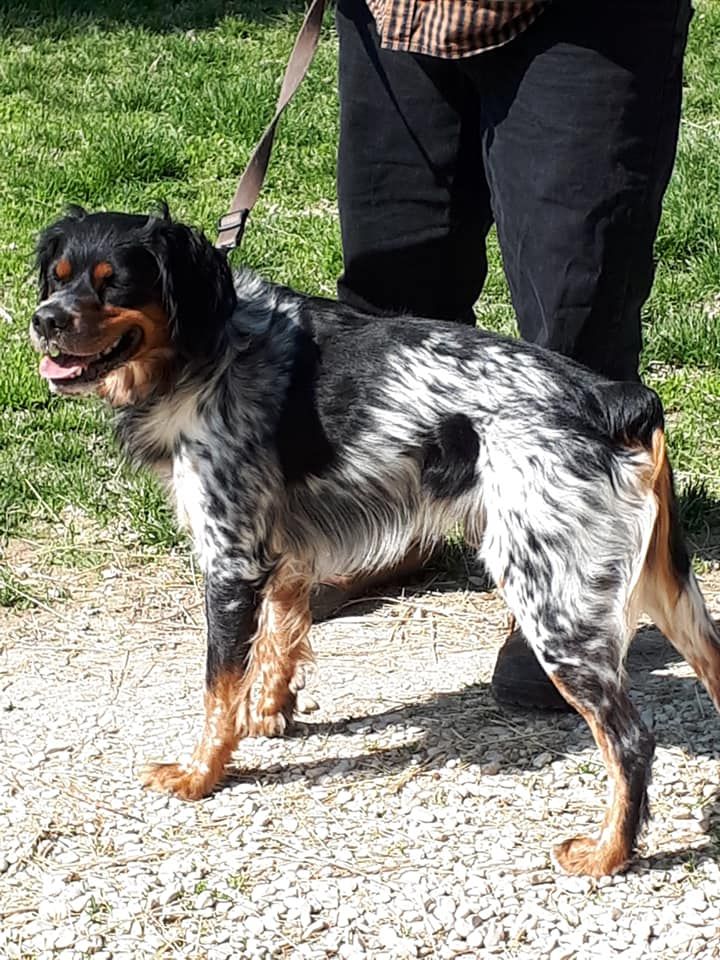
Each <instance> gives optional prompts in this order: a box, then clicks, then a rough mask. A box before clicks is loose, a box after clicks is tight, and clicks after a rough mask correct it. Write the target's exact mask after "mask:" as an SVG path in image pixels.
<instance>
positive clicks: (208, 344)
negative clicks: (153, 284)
mask: <svg viewBox="0 0 720 960" xmlns="http://www.w3.org/2000/svg"><path fill="white" fill-rule="evenodd" d="M164 212H165V213H166V211H164ZM149 228H150V231H151V236H152V249H153V252H154V254H155V259H156V262H157V266H158V273H159V276H160V286H161V294H162V302H163V306H164V308H165V311H166V313H167V315H168V318H169V321H170V331H171V336H172V339H173V341H174V343H175V344H176V346H177V348H178V350H179V352H180V353H181V355H183V356H184V357H186V358H187V359H201V358H204V357H209V356H212V354H213V352H214V350H215V347H216V345H217V341H218V338H219V337H220V335H221V333H222V331H223V329H224V327H225V323H226V321H227V319H228V317H229V316H230V314H231V313H232V311H233V310H234V308H235V304H236V296H235V288H234V286H233V279H232V273H231V271H230V267H229V265H228V262H227V258H226V257H225V255H224V254H223V253H221V252H220V251H219V250H217V249H216V248H215V247H213V245H212V244H211V243H210V242H209V241H208V240H207V238H206V237H205V236H204V235H203V234H202V233H200V232H199V231H198V230H195V229H193V228H192V227H187V226H185V224H182V223H175V222H173V221H172V220H170V217H169V214H167V215H166V216H164V217H162V218H158V217H154V218H152V219H151V222H150V224H149Z"/></svg>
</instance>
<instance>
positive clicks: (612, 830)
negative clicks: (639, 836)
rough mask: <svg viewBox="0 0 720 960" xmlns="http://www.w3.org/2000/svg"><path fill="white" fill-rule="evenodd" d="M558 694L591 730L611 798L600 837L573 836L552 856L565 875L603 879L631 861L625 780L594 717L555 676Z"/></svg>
mask: <svg viewBox="0 0 720 960" xmlns="http://www.w3.org/2000/svg"><path fill="white" fill-rule="evenodd" d="M550 679H551V680H552V681H553V683H554V684H555V686H556V687H557V689H558V691H559V692H560V693H561V694H562V696H563V697H564V698H565V699H566V700H567V702H568V703H569V704H570V706H572V707H574V708H575V710H577V712H578V713H579V714H580V716H581V717H582V718H583V720H585V722H586V723H587V725H588V726H589V727H590V731H591V732H592V735H593V737H594V738H595V743H596V744H597V745H598V749H599V750H600V753H601V754H602V758H603V762H604V764H605V767H606V769H607V771H608V775H609V777H610V781H611V796H610V803H609V806H608V809H607V811H606V813H605V819H604V821H603V825H602V829H601V830H600V835H599V837H598V838H597V839H596V840H594V839H592V838H591V837H573V838H571V839H570V840H565V841H563V842H562V843H560V844H558V846H556V847H555V850H554V853H555V857H556V859H557V861H558V863H559V864H560V866H561V867H562V868H563V870H566V871H567V873H571V874H580V875H583V876H589V877H605V876H609V875H611V874H613V873H617V872H618V871H619V870H622V869H623V867H625V866H626V865H627V863H628V861H629V860H630V857H631V854H632V844H633V840H634V830H633V829H632V826H631V824H630V818H631V816H632V813H631V802H630V787H629V784H628V781H627V777H626V776H625V773H624V771H623V769H622V767H621V766H620V763H619V762H618V760H617V757H616V756H615V754H614V752H613V750H612V748H611V747H610V744H609V742H608V739H607V737H606V735H605V731H604V730H603V728H602V727H601V726H600V725H599V724H598V722H597V719H596V717H595V716H594V715H593V714H592V713H590V712H589V711H588V710H587V709H585V708H584V707H583V706H582V705H581V704H579V703H578V702H577V700H575V699H574V697H572V696H571V695H570V693H569V692H568V691H567V690H566V689H565V687H564V685H563V684H562V683H561V682H560V681H559V680H558V679H557V678H556V677H554V676H551V677H550Z"/></svg>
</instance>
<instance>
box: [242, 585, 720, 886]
mask: <svg viewBox="0 0 720 960" xmlns="http://www.w3.org/2000/svg"><path fill="white" fill-rule="evenodd" d="M444 588H446V589H455V590H456V589H457V588H458V584H457V583H449V582H439V583H437V584H434V585H433V587H432V589H433V590H435V591H438V590H440V591H442V590H443V589H444ZM390 593H392V591H388V594H390ZM379 602H380V601H377V600H376V601H372V600H371V601H364V604H363V608H364V611H365V612H367V610H368V609H369V608H372V606H373V605H375V606H377V605H378V603H379ZM351 609H352V612H354V613H357V612H358V609H359V607H358V606H355V605H352V607H351ZM718 626H720V624H718ZM679 660H681V658H680V657H679V655H678V654H677V653H676V651H675V650H674V649H673V648H672V647H671V646H670V644H669V643H668V642H667V641H666V640H665V638H664V637H663V636H662V634H660V633H659V632H658V631H657V630H656V629H655V628H653V627H644V628H642V629H640V630H639V631H638V633H637V635H636V638H635V640H634V642H633V645H632V647H631V650H630V653H629V656H628V660H627V671H628V678H629V684H630V688H631V691H632V693H633V697H634V699H635V700H636V702H638V705H639V708H640V709H641V710H642V712H643V719H644V720H645V722H646V723H647V724H648V725H649V726H651V727H652V728H653V730H654V733H655V736H656V738H657V743H658V745H659V746H663V747H674V748H679V749H681V750H683V751H686V752H687V753H689V754H691V755H693V754H695V755H704V756H710V757H712V758H715V757H717V756H718V747H716V745H720V717H718V715H717V714H716V712H715V710H714V708H713V707H712V705H711V703H710V700H709V699H708V697H707V695H706V694H705V692H704V690H703V689H702V687H701V686H700V683H699V681H698V680H697V679H696V678H695V677H694V676H692V677H678V676H676V675H674V674H673V673H672V671H671V670H670V669H668V668H670V667H672V664H673V663H675V662H677V661H679ZM388 726H393V727H400V728H410V727H412V728H413V729H414V730H418V731H420V732H419V734H418V736H417V739H416V740H415V742H414V743H406V744H402V745H399V746H394V747H378V748H374V747H372V748H371V749H368V746H367V742H366V739H365V738H366V737H367V736H368V735H369V736H372V734H373V733H374V732H377V733H381V732H382V731H383V730H384V729H385V728H386V727H388ZM292 735H293V736H296V737H320V738H323V739H325V738H327V737H337V736H340V737H346V738H350V739H351V740H352V739H353V738H356V739H357V741H358V752H357V753H356V754H355V755H354V756H353V757H352V760H351V767H350V768H349V769H347V770H345V771H341V770H340V769H339V767H338V762H339V758H338V757H331V758H329V759H326V760H322V761H318V762H315V763H313V762H309V763H308V762H305V763H302V764H289V765H287V764H282V765H278V766H277V767H272V768H270V769H266V770H264V771H257V770H255V771H254V772H253V777H252V779H253V780H254V781H259V782H261V783H266V784H270V783H274V782H292V781H303V780H306V779H307V780H310V781H315V780H317V778H318V777H321V776H327V777H338V778H342V779H347V780H348V781H353V780H358V779H365V778H369V779H371V778H375V777H378V776H383V777H384V776H387V775H388V774H391V773H402V772H403V771H405V770H407V769H410V768H412V767H417V768H419V769H422V770H423V771H425V772H426V771H432V770H433V769H440V768H442V767H443V766H444V765H445V764H446V763H447V761H448V760H452V759H456V760H459V761H460V762H461V763H462V764H463V765H466V764H475V765H477V767H479V768H480V773H479V775H482V767H483V766H484V765H485V764H487V763H488V762H491V763H492V764H493V765H494V766H495V768H496V769H497V770H498V772H500V773H506V774H507V773H512V772H514V771H518V770H522V771H527V770H538V769H541V767H542V765H544V764H545V763H549V762H551V760H550V759H549V757H550V756H552V755H553V754H555V755H557V756H567V755H568V754H569V755H573V754H580V753H581V752H583V751H586V750H588V749H592V748H593V746H594V742H593V738H592V735H591V733H590V731H589V729H588V727H587V726H586V724H585V722H584V721H583V720H582V719H581V718H580V717H579V716H578V715H577V714H575V713H567V714H562V713H549V712H543V711H536V710H520V709H518V710H514V709H506V708H503V707H500V706H499V705H498V704H497V703H496V701H495V700H494V699H493V696H492V693H491V691H490V686H489V684H486V683H472V684H469V685H468V686H467V687H465V688H464V689H462V690H460V691H453V692H440V693H437V694H435V695H433V696H431V697H430V698H428V699H426V700H423V701H420V702H416V703H410V704H406V705H403V706H400V707H394V708H392V709H390V710H387V711H381V712H377V713H372V712H363V713H361V714H358V715H352V716H348V717H347V718H345V719H343V720H339V721H334V722H330V723H324V722H319V723H312V722H303V721H300V722H298V723H297V724H296V725H295V727H294V730H293V734H292ZM559 741H561V747H560V748H559V749H555V748H554V746H553V745H554V744H555V743H557V742H559ZM541 755H544V757H545V759H544V761H543V763H542V764H541V766H540V767H538V763H537V761H538V757H539V756H541ZM343 756H344V757H346V756H347V753H346V751H343ZM554 758H555V757H554V756H552V759H554ZM585 763H587V761H585ZM591 763H592V764H593V767H596V769H597V770H598V772H599V771H600V769H601V762H600V757H599V755H597V754H596V755H595V757H593V760H592V761H591ZM246 779H247V774H243V773H241V772H240V771H239V770H238V771H236V773H235V775H234V776H232V777H231V778H230V780H229V783H228V785H229V786H232V783H233V782H241V781H243V780H246ZM679 799H683V798H679ZM704 815H705V816H704V821H703V824H702V827H703V830H704V833H705V834H706V836H707V837H708V839H707V842H706V843H705V844H704V845H703V846H701V847H697V846H693V847H687V848H685V849H678V850H675V851H671V852H663V853H661V854H657V855H655V856H653V857H651V858H650V859H648V860H645V861H643V865H642V866H641V867H640V868H639V869H650V870H667V869H669V868H671V867H672V866H673V865H674V864H676V863H680V862H682V863H685V864H688V866H691V864H692V863H697V862H699V861H700V860H703V859H706V858H711V859H713V860H717V859H720V790H719V791H718V793H717V794H715V795H714V796H713V797H711V798H710V799H709V800H707V801H705V804H704Z"/></svg>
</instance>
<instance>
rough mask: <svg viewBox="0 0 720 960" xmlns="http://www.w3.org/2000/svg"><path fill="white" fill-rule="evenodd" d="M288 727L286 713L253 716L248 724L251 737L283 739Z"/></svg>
mask: <svg viewBox="0 0 720 960" xmlns="http://www.w3.org/2000/svg"><path fill="white" fill-rule="evenodd" d="M287 727H288V720H287V718H286V717H285V714H284V713H271V714H269V715H267V716H262V715H255V714H254V715H253V716H252V717H250V720H249V722H248V736H250V737H282V736H283V734H284V733H285V731H286V730H287Z"/></svg>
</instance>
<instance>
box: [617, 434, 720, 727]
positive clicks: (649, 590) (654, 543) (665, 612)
mask: <svg viewBox="0 0 720 960" xmlns="http://www.w3.org/2000/svg"><path fill="white" fill-rule="evenodd" d="M650 452H651V459H652V472H651V473H650V475H649V476H646V477H645V482H646V483H647V485H648V487H649V490H648V493H650V494H651V495H652V496H653V497H654V500H655V506H656V517H655V525H654V528H653V531H652V534H651V536H650V541H649V544H648V549H647V553H646V555H645V562H644V565H643V568H642V570H641V572H640V577H639V579H638V582H637V585H636V588H635V593H636V608H638V607H639V608H640V609H641V610H644V611H645V612H646V613H647V614H648V615H649V616H650V617H652V619H653V620H654V621H655V623H656V624H657V625H658V627H659V628H660V630H662V632H663V633H664V634H665V636H666V637H667V638H668V640H669V641H670V642H671V643H672V645H673V646H674V647H675V648H676V650H677V651H678V652H679V653H680V654H682V656H683V657H684V658H685V659H686V660H687V662H688V663H689V664H690V665H691V667H692V668H693V669H694V670H695V672H696V673H697V675H698V677H699V678H700V680H701V681H702V683H703V685H704V686H705V688H706V690H707V691H708V693H709V694H710V697H711V698H712V700H713V703H714V704H715V707H716V708H717V709H718V710H720V631H719V630H718V627H717V625H716V624H715V622H714V621H713V620H712V618H711V617H710V614H709V613H708V610H707V608H706V606H705V601H704V600H703V596H702V594H701V592H700V588H699V587H698V584H697V580H696V579H695V574H694V573H693V571H692V567H691V565H690V558H689V556H688V552H687V548H686V546H685V538H684V536H683V532H682V529H681V526H680V520H679V516H678V504H677V498H676V496H675V490H674V486H673V476H672V469H671V467H670V463H669V462H668V459H667V455H666V451H665V434H664V432H663V430H662V429H661V428H660V427H657V428H656V429H655V431H654V433H653V435H652V438H651V442H650Z"/></svg>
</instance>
